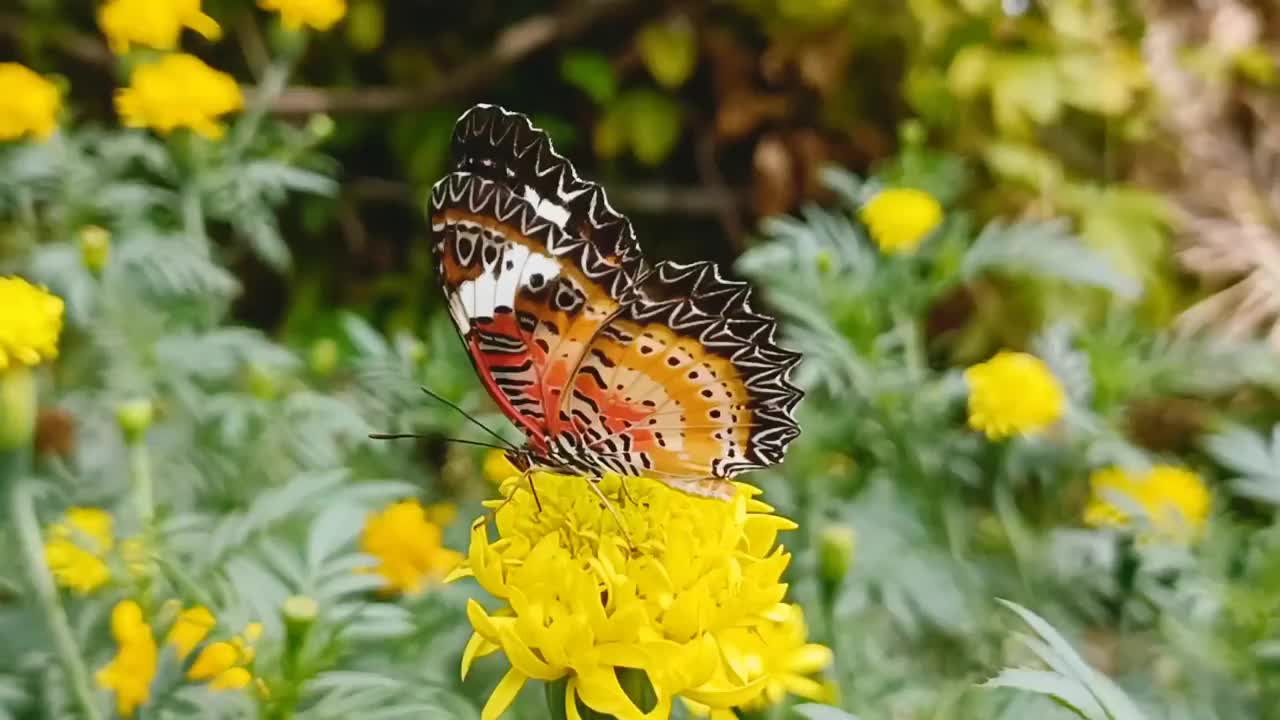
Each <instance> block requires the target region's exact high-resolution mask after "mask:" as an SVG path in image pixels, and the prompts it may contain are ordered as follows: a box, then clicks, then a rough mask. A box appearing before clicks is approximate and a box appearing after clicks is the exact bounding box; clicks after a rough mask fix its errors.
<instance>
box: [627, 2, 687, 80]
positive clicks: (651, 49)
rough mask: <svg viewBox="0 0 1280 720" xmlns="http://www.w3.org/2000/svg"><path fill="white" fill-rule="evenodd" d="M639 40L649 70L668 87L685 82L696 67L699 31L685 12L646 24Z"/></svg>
mask: <svg viewBox="0 0 1280 720" xmlns="http://www.w3.org/2000/svg"><path fill="white" fill-rule="evenodd" d="M636 42H637V45H638V48H639V50H640V57H641V59H642V60H644V64H645V67H646V68H648V69H649V74H650V75H653V79H654V80H657V81H658V84H659V85H661V86H662V87H664V88H666V89H668V90H675V89H676V88H678V87H680V86H681V85H684V84H685V82H686V81H687V80H688V79H689V76H691V75H693V71H694V68H696V67H697V63H698V35H697V31H696V30H695V28H694V27H693V24H692V23H690V22H689V19H688V18H687V17H685V16H683V15H677V16H675V17H673V18H671V19H668V20H666V21H664V22H658V23H653V24H651V25H648V26H646V27H645V28H644V29H643V30H641V31H640V35H639V37H638V38H637V40H636Z"/></svg>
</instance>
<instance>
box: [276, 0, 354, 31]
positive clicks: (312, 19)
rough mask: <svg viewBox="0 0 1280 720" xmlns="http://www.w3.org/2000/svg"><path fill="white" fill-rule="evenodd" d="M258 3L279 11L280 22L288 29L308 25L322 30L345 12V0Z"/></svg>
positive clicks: (294, 0) (326, 28) (298, 0)
mask: <svg viewBox="0 0 1280 720" xmlns="http://www.w3.org/2000/svg"><path fill="white" fill-rule="evenodd" d="M258 5H259V7H261V8H262V9H264V10H274V11H276V12H278V13H280V22H281V23H282V24H283V25H284V26H285V27H286V28H288V29H290V30H297V29H299V28H301V27H302V26H303V25H308V26H310V27H312V28H315V29H316V30H319V31H321V32H323V31H325V30H328V29H329V28H331V27H333V25H334V23H336V22H338V21H339V20H341V19H342V16H343V15H346V14H347V3H346V0H258Z"/></svg>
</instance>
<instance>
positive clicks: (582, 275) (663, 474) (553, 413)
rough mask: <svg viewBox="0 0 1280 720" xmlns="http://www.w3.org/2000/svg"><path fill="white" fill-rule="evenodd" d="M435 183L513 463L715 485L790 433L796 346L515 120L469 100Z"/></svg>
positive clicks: (461, 324)
mask: <svg viewBox="0 0 1280 720" xmlns="http://www.w3.org/2000/svg"><path fill="white" fill-rule="evenodd" d="M452 152H453V168H452V171H451V172H450V173H449V174H448V175H446V176H445V177H444V178H443V179H442V180H440V181H439V182H438V183H437V184H436V186H435V187H434V188H433V189H432V195H431V224H432V230H433V234H434V241H433V252H434V255H435V259H436V263H437V270H438V272H439V277H440V281H441V284H442V287H443V289H444V293H445V297H446V299H447V301H448V307H449V313H450V316H451V317H452V319H453V321H454V324H455V325H456V327H457V329H458V332H459V335H460V336H461V337H462V340H463V343H464V344H465V345H466V348H467V351H468V354H469V356H470V357H471V359H472V362H473V364H474V365H475V367H476V371H477V374H478V375H479V376H480V379H481V381H482V382H483V383H484V385H485V388H486V389H487V390H488V392H489V394H490V395H491V396H492V397H493V399H494V401H495V402H497V404H498V405H499V407H500V408H501V409H502V410H503V412H504V413H505V414H506V415H507V416H508V417H509V418H510V419H511V420H512V421H513V422H515V423H516V424H517V425H519V426H520V428H521V430H523V431H524V433H525V435H526V438H527V442H526V444H525V447H524V448H522V449H521V450H520V451H519V452H518V453H513V454H512V456H513V457H512V462H513V463H514V464H516V466H517V467H520V468H521V469H528V468H531V467H532V468H538V469H548V470H554V471H559V472H568V473H573V474H584V475H589V476H599V475H600V474H602V473H604V472H616V473H618V474H621V475H627V476H638V475H643V476H648V477H652V478H654V479H656V480H659V481H662V482H664V483H666V484H667V485H670V486H671V487H674V488H677V489H679V490H682V491H685V492H690V493H694V494H698V495H705V496H711V497H719V498H727V497H729V496H731V494H732V486H731V484H730V483H729V482H728V480H729V479H730V478H732V477H734V476H736V475H737V474H739V473H741V472H743V471H746V470H751V469H756V468H761V467H766V466H768V465H771V464H774V463H777V462H780V461H781V459H782V455H783V453H784V451H785V449H786V446H787V445H788V444H789V443H790V441H791V440H792V439H794V438H795V437H796V436H797V435H798V434H799V428H798V427H797V426H796V424H795V421H794V420H793V419H792V412H793V410H794V407H795V405H796V403H797V402H798V401H799V400H800V397H801V392H800V390H799V389H797V388H796V387H795V386H794V385H792V384H791V383H790V380H789V375H790V372H791V370H792V369H793V368H794V367H795V366H796V364H797V363H798V362H799V360H800V356H799V354H797V353H794V352H790V351H787V350H784V349H782V348H780V347H778V346H777V344H776V343H775V342H774V339H773V336H774V332H775V328H776V322H775V321H774V320H773V319H772V318H769V317H767V316H765V315H762V314H759V313H757V312H755V311H754V310H752V309H751V307H750V303H749V296H750V289H749V287H748V286H747V285H746V284H745V283H742V282H736V281H730V280H726V279H724V278H722V277H721V276H720V273H719V271H718V270H717V269H716V267H715V266H714V265H713V264H711V263H706V262H703V263H692V264H678V263H671V262H662V263H658V264H656V265H652V266H650V265H649V264H648V263H647V262H646V261H645V260H644V258H643V256H642V254H641V252H640V248H639V246H638V245H637V244H636V242H635V237H634V233H633V231H632V228H631V224H630V222H629V221H628V220H627V219H626V218H625V217H624V216H622V215H621V214H619V213H618V212H617V211H615V210H614V209H613V208H612V207H611V206H610V205H609V203H608V200H607V198H606V196H605V192H604V190H603V188H601V187H600V186H599V185H597V184H595V183H592V182H588V181H584V180H582V179H581V178H579V177H578V174H577V172H576V170H575V169H574V168H573V166H572V164H571V163H569V161H568V160H566V159H564V158H563V157H561V156H560V155H558V154H557V153H556V152H555V150H554V148H553V147H552V145H551V141H550V139H549V138H547V136H546V135H545V133H543V132H542V131H540V130H538V129H536V128H534V127H533V125H532V124H531V123H530V121H529V120H528V118H526V117H525V116H523V115H520V114H518V113H511V112H508V111H506V110H503V109H502V108H498V107H494V106H490V105H477V106H475V107H473V108H472V109H471V110H469V111H467V112H466V113H465V114H463V116H462V117H461V118H459V120H458V124H457V126H456V128H455V131H454V137H453V145H452Z"/></svg>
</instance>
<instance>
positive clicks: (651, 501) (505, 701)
mask: <svg viewBox="0 0 1280 720" xmlns="http://www.w3.org/2000/svg"><path fill="white" fill-rule="evenodd" d="M534 482H535V483H536V492H537V500H535V498H534V496H533V494H532V492H531V491H530V489H529V486H528V482H527V480H524V481H522V480H521V478H520V477H518V476H512V477H509V478H507V480H506V481H504V482H503V485H502V493H503V495H504V496H505V497H506V498H507V499H506V500H502V501H499V500H493V501H489V502H488V503H487V505H488V506H489V507H491V508H495V516H496V517H495V520H496V526H497V535H498V537H497V539H496V540H494V541H490V539H489V535H488V524H487V522H486V520H485V517H482V518H480V519H478V520H477V521H476V522H475V523H474V524H473V526H472V532H471V543H470V548H469V551H468V555H467V560H466V562H465V563H464V564H463V565H462V566H460V567H459V568H458V570H456V571H455V572H454V573H452V574H451V575H450V577H449V580H450V581H452V580H456V579H458V578H461V577H468V576H471V577H474V578H475V579H476V581H478V582H479V584H480V585H481V586H482V587H483V588H484V589H485V590H486V591H488V592H489V593H490V594H491V595H493V596H494V597H495V598H497V599H499V600H501V601H503V602H504V607H502V608H499V609H497V610H496V611H493V612H490V611H488V610H486V609H485V608H484V607H483V606H482V605H481V604H480V603H479V602H477V601H475V600H472V601H471V602H470V603H469V604H468V606H467V616H468V618H469V619H470V621H471V625H472V627H473V629H474V630H475V634H474V635H473V636H472V638H471V640H470V642H469V643H468V644H467V647H466V650H465V651H464V653H463V658H462V673H463V675H464V676H465V675H466V674H467V672H468V670H469V669H470V667H471V665H472V663H473V662H474V661H475V660H476V658H479V657H483V656H486V655H489V654H492V653H494V652H497V651H498V650H501V651H502V652H503V653H504V654H505V655H506V657H507V659H508V660H509V661H510V663H511V669H510V670H509V671H508V672H507V674H506V676H505V677H504V678H503V679H502V681H501V682H500V683H499V684H498V687H497V688H496V689H495V690H494V692H493V694H492V695H491V696H490V698H489V700H488V702H487V703H486V705H485V708H484V710H483V713H482V718H483V719H484V720H492V719H493V718H497V717H498V716H500V715H501V714H502V713H503V711H504V710H506V708H507V707H508V706H509V705H510V704H511V702H512V701H513V700H514V699H515V696H516V694H517V693H518V692H519V690H520V688H521V687H523V685H524V684H525V682H526V681H528V680H529V679H531V678H532V679H536V680H542V681H555V680H559V679H561V678H567V689H568V692H567V696H566V706H565V712H566V714H567V716H568V717H569V718H578V717H579V712H578V709H577V703H578V701H581V702H582V703H583V704H585V705H586V706H588V707H590V708H592V709H594V710H596V711H598V712H602V713H608V714H611V715H613V716H615V717H617V718H619V719H620V720H630V719H633V718H642V717H643V718H666V717H669V715H670V712H671V707H672V703H673V701H674V699H675V698H676V697H681V698H683V699H684V700H686V701H692V702H694V703H698V704H700V705H702V706H705V707H707V708H720V709H726V708H730V707H738V706H743V705H749V704H752V703H756V702H762V701H764V700H769V699H773V698H774V697H776V696H777V695H779V694H780V693H781V689H792V690H799V691H801V692H802V693H808V692H809V691H812V690H813V687H811V686H808V685H805V684H804V683H798V682H793V679H794V678H796V677H798V676H799V675H801V674H805V673H807V672H810V671H813V670H816V669H818V667H819V666H821V665H824V664H825V662H826V659H827V658H828V655H827V654H826V653H825V652H823V650H821V649H818V647H817V646H808V645H803V644H801V645H799V646H797V645H796V643H795V642H794V632H795V630H796V628H797V626H796V625H795V620H794V617H791V619H788V615H789V614H790V613H793V612H794V610H792V609H790V608H789V606H787V605H785V604H784V603H783V602H782V600H783V597H784V595H785V593H786V585H785V584H783V583H782V582H781V577H782V573H783V570H784V569H785V568H786V567H787V564H788V562H789V561H790V555H789V554H788V553H786V552H785V551H784V550H783V549H782V548H781V547H780V546H777V545H776V540H777V536H778V533H779V532H780V531H783V530H790V529H793V528H794V527H795V524H794V523H793V522H791V521H790V520H788V519H786V518H783V517H779V516H777V515H774V514H773V513H772V508H770V507H769V506H768V505H766V504H765V503H764V502H762V501H760V500H759V499H757V498H756V495H758V494H759V491H758V490H756V489H755V488H752V487H750V486H747V485H738V492H737V494H736V496H735V497H734V499H733V500H732V501H730V502H723V501H719V500H709V499H705V498H696V497H692V496H689V495H686V494H684V493H680V492H677V491H674V490H671V489H669V488H667V487H666V486H664V485H662V484H661V483H658V482H655V481H653V480H648V479H644V478H636V479H628V480H627V481H626V488H625V490H626V492H623V488H622V487H621V482H622V481H621V480H620V479H619V478H617V477H615V476H609V477H606V478H605V479H604V480H602V481H601V482H600V488H601V489H602V491H603V492H605V493H606V494H611V495H613V496H616V497H618V498H619V499H618V500H617V501H616V503H615V505H616V507H615V508H614V510H616V512H617V513H618V518H619V519H620V520H621V522H622V524H623V525H624V526H625V528H626V530H625V532H624V531H623V529H622V528H621V527H620V526H619V525H618V520H615V518H614V515H613V513H612V512H610V510H609V509H608V508H607V507H605V506H603V505H602V504H601V502H600V500H599V498H598V497H597V496H596V494H595V493H594V492H593V491H592V489H591V488H590V487H588V485H587V483H588V482H589V481H588V480H587V479H584V478H581V477H567V476H561V475H553V474H548V473H537V474H536V475H535V476H534ZM538 501H540V502H541V506H542V507H541V510H539V509H538V507H537V502H538ZM779 622H781V623H783V624H784V626H785V624H786V623H787V622H790V623H791V624H790V625H789V626H787V627H789V628H790V630H789V631H787V632H778V627H779V626H778V625H777V623H779ZM801 632H803V631H802V630H801ZM766 659H767V660H766ZM624 668H630V669H633V670H636V671H640V672H643V673H644V674H645V675H646V676H647V678H648V680H649V682H650V684H651V685H652V687H653V690H654V693H655V695H656V697H657V705H656V707H654V708H652V709H647V712H646V709H642V708H640V707H637V705H636V704H635V703H634V702H633V701H632V699H631V698H629V697H628V696H627V694H626V693H625V692H624V691H623V689H622V687H621V685H620V683H619V681H618V675H617V672H616V671H617V670H619V669H624ZM780 688H781V689H780Z"/></svg>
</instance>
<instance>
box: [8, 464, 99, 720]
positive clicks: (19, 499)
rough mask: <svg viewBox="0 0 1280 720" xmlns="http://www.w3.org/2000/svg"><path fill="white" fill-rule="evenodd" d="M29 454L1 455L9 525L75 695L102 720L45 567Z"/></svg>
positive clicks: (86, 713)
mask: <svg viewBox="0 0 1280 720" xmlns="http://www.w3.org/2000/svg"><path fill="white" fill-rule="evenodd" d="M26 466H27V450H26V448H19V449H15V450H7V451H0V487H5V486H8V489H9V524H10V525H11V526H12V527H13V532H14V535H15V536H16V537H17V540H18V546H19V550H20V554H21V555H22V560H23V568H24V570H26V573H27V580H28V582H30V583H31V587H32V589H33V590H34V591H35V597H36V601H37V603H38V604H39V605H40V610H41V612H42V613H43V614H44V619H45V623H46V624H47V625H48V626H49V634H50V635H51V636H52V637H53V647H54V652H55V653H56V654H57V656H58V660H59V662H61V663H62V668H63V671H65V672H66V673H67V678H68V680H69V681H70V685H71V692H72V694H73V695H74V696H75V699H76V702H77V703H78V704H79V705H80V709H81V711H82V712H83V713H84V717H85V718H88V720H101V718H102V714H101V713H100V712H99V711H98V705H97V702H96V698H95V696H94V692H93V686H92V685H90V684H89V670H88V668H86V667H85V665H84V659H83V658H84V656H83V655H82V654H81V652H80V648H79V646H78V645H76V640H75V636H74V635H73V634H72V632H71V623H70V622H68V620H67V614H66V612H65V611H64V610H63V608H62V603H61V602H60V601H59V599H58V590H57V588H56V587H55V586H54V584H53V578H52V577H50V576H49V571H48V569H47V568H46V567H45V564H44V544H43V542H42V540H41V537H40V524H39V522H37V520H36V509H35V501H34V498H33V497H32V486H31V481H29V480H28V479H26V477H24V476H25V474H26V472H25V471H26Z"/></svg>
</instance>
